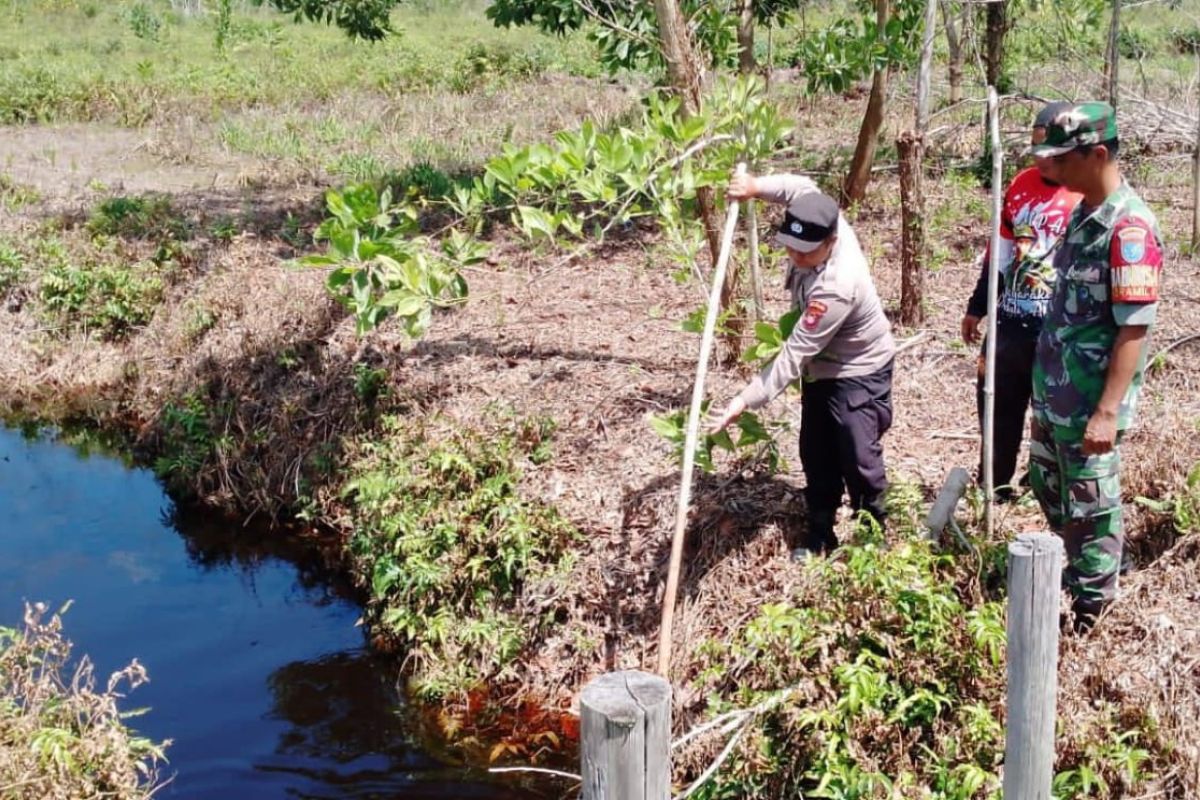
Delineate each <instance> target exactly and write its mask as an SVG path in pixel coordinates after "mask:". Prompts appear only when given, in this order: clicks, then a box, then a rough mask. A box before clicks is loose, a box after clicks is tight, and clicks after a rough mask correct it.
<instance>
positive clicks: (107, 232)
mask: <svg viewBox="0 0 1200 800" xmlns="http://www.w3.org/2000/svg"><path fill="white" fill-rule="evenodd" d="M87 229H88V231H89V232H90V233H92V234H93V235H96V236H123V237H125V238H127V239H186V238H187V237H188V236H189V235H190V233H191V231H190V227H189V225H188V223H187V220H185V219H184V218H183V217H182V216H181V215H180V214H179V213H178V212H176V211H175V208H174V206H173V205H172V204H171V199H170V198H169V197H167V196H166V195H150V194H148V195H139V196H132V197H125V196H119V197H110V198H108V199H106V200H103V201H101V202H100V204H99V205H97V206H96V208H95V209H93V210H92V214H91V216H90V217H89V218H88V222H87Z"/></svg>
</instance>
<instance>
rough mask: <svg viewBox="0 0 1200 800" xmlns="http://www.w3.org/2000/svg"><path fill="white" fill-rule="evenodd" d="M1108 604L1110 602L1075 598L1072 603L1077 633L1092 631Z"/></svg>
mask: <svg viewBox="0 0 1200 800" xmlns="http://www.w3.org/2000/svg"><path fill="white" fill-rule="evenodd" d="M1107 606H1108V603H1106V602H1104V601H1098V600H1084V599H1082V598H1079V597H1077V598H1075V600H1074V601H1073V602H1072V603H1071V611H1072V612H1074V615H1075V624H1074V629H1075V633H1077V634H1079V635H1083V634H1086V633H1088V632H1089V631H1091V629H1092V628H1094V627H1095V625H1096V620H1098V619H1099V618H1100V614H1101V613H1102V612H1103V611H1104V609H1105V608H1106V607H1107Z"/></svg>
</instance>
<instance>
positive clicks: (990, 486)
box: [983, 86, 1004, 541]
mask: <svg viewBox="0 0 1200 800" xmlns="http://www.w3.org/2000/svg"><path fill="white" fill-rule="evenodd" d="M988 119H989V121H990V127H991V131H992V237H991V246H990V248H989V257H990V263H989V264H988V289H987V292H988V298H987V352H986V355H985V370H984V378H983V492H984V497H983V499H984V504H985V505H984V521H985V523H986V527H987V535H988V539H989V541H990V540H991V538H992V528H993V525H994V524H995V519H994V517H995V514H994V513H993V511H994V509H993V507H992V506H993V503H994V501H995V499H996V498H995V491H994V490H995V476H994V474H993V473H994V470H993V468H992V454H993V453H994V452H995V444H994V442H995V431H996V288H997V287H996V282H997V281H999V280H1000V215H1001V210H1002V209H1001V207H1002V204H1003V202H1004V186H1003V185H1002V184H1003V181H1004V153H1003V151H1002V150H1001V149H1000V101H999V99H998V98H997V97H996V88H995V87H994V86H989V87H988Z"/></svg>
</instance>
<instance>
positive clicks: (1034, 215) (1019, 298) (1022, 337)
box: [962, 103, 1080, 500]
mask: <svg viewBox="0 0 1200 800" xmlns="http://www.w3.org/2000/svg"><path fill="white" fill-rule="evenodd" d="M1070 105H1071V104H1070V103H1049V104H1047V105H1046V106H1045V107H1044V108H1043V109H1042V110H1041V111H1040V112H1038V115H1037V117H1036V118H1035V119H1034V121H1033V131H1032V135H1031V137H1030V138H1031V144H1032V145H1038V144H1041V143H1042V142H1043V141H1044V140H1045V138H1046V126H1047V125H1049V124H1050V121H1051V120H1052V119H1054V117H1055V116H1057V115H1058V114H1059V113H1060V112H1062V111H1065V110H1066V109H1067V108H1069V107H1070ZM1079 200H1080V195H1079V194H1078V193H1077V192H1073V191H1071V190H1070V189H1068V188H1066V187H1065V186H1062V185H1060V184H1059V183H1058V182H1057V181H1056V180H1055V179H1054V163H1053V161H1052V159H1049V158H1037V159H1035V163H1034V166H1032V167H1029V168H1028V169H1025V170H1022V171H1021V172H1019V173H1017V176H1016V177H1015V178H1014V179H1013V182H1012V183H1011V184H1010V185H1009V187H1008V190H1007V191H1006V192H1005V193H1004V204H1003V206H1002V211H1001V215H1000V248H999V250H1000V252H999V265H1000V274H999V276H998V278H999V280H998V281H997V288H998V292H999V293H998V297H997V302H996V387H995V391H996V394H995V409H996V424H995V429H994V431H993V444H994V447H993V451H992V477H993V478H994V480H995V484H996V486H997V489H996V496H997V497H998V498H999V499H1001V500H1007V499H1009V498H1011V497H1012V496H1013V487H1012V480H1013V474H1014V473H1015V472H1016V468H1017V455H1018V454H1019V453H1020V450H1021V440H1022V439H1023V438H1024V436H1025V430H1026V428H1025V411H1026V409H1028V407H1029V396H1030V393H1031V391H1032V389H1033V355H1034V350H1035V348H1036V346H1037V338H1038V334H1039V333H1040V332H1041V330H1042V320H1043V319H1044V318H1045V316H1046V312H1047V310H1048V309H1049V307H1050V297H1051V295H1052V293H1053V291H1054V281H1055V277H1056V274H1055V272H1054V265H1053V263H1052V262H1053V256H1054V252H1055V250H1056V249H1057V247H1058V240H1059V239H1060V238H1061V237H1062V235H1063V232H1064V231H1065V230H1066V229H1067V220H1068V219H1069V218H1070V216H1071V212H1072V211H1073V210H1074V209H1075V206H1076V205H1077V204H1078V203H1079ZM990 266H991V264H990V259H989V254H988V253H984V256H983V265H982V270H981V272H980V275H979V280H978V281H977V282H976V284H975V291H974V293H972V295H971V299H970V301H968V303H967V313H966V314H965V315H964V316H963V319H962V338H963V341H964V342H966V343H967V344H975V343H976V342H978V341H979V339H980V335H979V327H980V320H981V318H982V317H984V316H985V315H986V314H987V289H988V272H989V270H990ZM983 400H984V371H983V357H982V356H980V359H979V376H978V379H977V380H976V385H975V405H976V410H977V412H978V417H979V424H980V428H981V429H982V427H983ZM981 450H982V448H981ZM979 475H980V480H981V481H982V479H983V478H982V476H983V453H982V452H980V465H979Z"/></svg>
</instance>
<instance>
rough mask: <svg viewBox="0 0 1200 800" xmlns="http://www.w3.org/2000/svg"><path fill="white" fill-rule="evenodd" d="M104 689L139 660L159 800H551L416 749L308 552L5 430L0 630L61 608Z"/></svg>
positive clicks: (337, 596) (343, 599)
mask: <svg viewBox="0 0 1200 800" xmlns="http://www.w3.org/2000/svg"><path fill="white" fill-rule="evenodd" d="M67 600H74V605H73V606H72V608H71V609H70V610H69V611H68V612H67V614H66V616H65V617H64V623H65V632H66V634H67V636H68V638H70V639H71V640H72V641H73V642H74V644H75V652H76V653H77V654H83V653H86V654H88V655H89V656H90V657H91V658H92V660H93V661H94V662H95V664H96V673H97V676H99V677H101V679H103V678H104V677H106V676H107V675H108V674H109V673H111V672H112V671H114V670H116V669H119V668H121V667H123V666H125V665H126V664H127V663H129V661H130V660H131V659H133V658H137V659H138V660H139V661H141V663H142V664H144V665H145V666H146V668H147V669H148V670H149V673H150V683H149V684H147V685H145V686H142V687H140V688H139V689H137V690H136V691H135V692H134V693H133V694H132V695H131V696H130V697H129V698H127V703H128V704H129V705H130V706H131V707H143V706H149V707H150V709H151V710H150V711H149V712H148V713H147V714H146V715H145V716H142V717H139V718H136V719H135V720H133V721H132V724H133V725H134V726H135V727H136V728H137V729H138V731H139V732H140V733H141V734H142V735H145V736H148V737H150V738H152V739H156V740H161V739H166V738H170V739H172V740H174V744H172V745H171V747H170V748H169V750H168V752H167V755H168V757H169V759H170V764H168V765H166V767H165V768H164V772H165V773H166V774H168V775H173V776H174V778H173V780H172V782H171V783H170V784H169V785H168V786H167V787H166V788H165V789H163V791H162V792H161V793H160V794H159V795H157V797H161V798H172V799H173V800H183V799H184V798H186V800H217V799H218V798H220V800H232V799H240V798H255V799H256V800H257V799H258V798H262V799H263V800H273V799H274V798H311V799H312V800H316V799H317V798H321V799H322V800H325V799H329V800H332V799H333V798H355V799H360V798H361V799H362V800H367V799H368V798H370V799H371V800H376V799H378V800H383V799H384V798H389V799H390V798H406V799H407V798H422V799H423V800H424V799H428V800H435V799H437V800H443V799H449V798H486V799H487V800H515V799H516V798H544V797H549V795H546V794H543V793H541V792H535V791H534V790H533V789H532V788H531V787H530V786H528V785H523V784H516V783H513V782H501V781H500V780H499V779H498V778H496V777H494V776H489V775H488V774H487V773H486V771H482V770H472V769H468V768H465V767H461V766H448V765H446V764H445V763H443V762H440V761H438V760H437V759H435V758H433V757H432V756H431V755H429V754H428V753H427V752H424V751H423V750H422V748H421V747H420V746H419V745H417V744H415V743H414V741H413V739H412V737H411V736H410V735H409V729H408V726H407V724H406V719H405V717H406V710H405V706H404V703H403V699H402V698H401V697H399V696H398V695H397V692H396V690H395V688H394V683H395V667H394V665H387V664H384V663H383V662H382V661H381V660H379V659H377V658H376V657H373V656H372V654H371V653H370V652H369V651H368V649H367V648H366V647H365V641H364V636H363V632H362V628H360V627H356V625H355V621H356V620H357V619H358V617H359V608H358V606H357V605H356V604H355V602H354V600H353V597H352V594H351V592H349V591H348V587H346V586H343V585H339V584H338V582H337V581H335V580H331V578H330V576H329V575H328V574H326V573H325V572H324V571H323V570H322V569H321V567H320V564H319V559H318V557H317V556H316V555H315V554H314V553H313V551H312V548H310V547H304V546H298V545H297V544H296V543H294V542H293V543H291V544H289V543H286V542H283V541H281V539H280V537H265V538H264V537H261V536H258V537H256V536H255V535H253V534H252V533H251V532H249V531H247V530H246V529H244V528H241V527H239V526H238V525H237V524H236V523H232V524H231V523H229V522H224V521H216V520H212V519H207V520H206V519H205V518H204V517H203V516H197V515H194V514H182V513H179V512H177V511H176V509H175V506H174V505H173V503H172V502H171V500H170V499H169V498H168V497H167V496H166V495H165V494H164V493H163V490H162V488H161V486H160V485H159V484H158V482H157V481H156V480H155V479H154V476H153V475H152V474H151V473H150V472H149V471H147V470H143V469H131V468H129V467H127V466H126V465H125V464H123V463H121V461H119V460H117V459H115V458H113V457H111V456H108V455H105V454H102V453H87V452H81V451H80V450H79V449H78V448H72V447H70V446H68V445H66V444H63V443H61V442H57V441H54V440H52V439H49V438H46V437H33V438H30V437H28V436H22V435H21V434H20V433H18V432H16V431H14V430H7V429H3V428H0V601H2V602H0V624H6V625H14V626H15V625H17V624H19V622H20V619H21V613H22V608H23V606H22V603H23V601H30V602H34V601H43V602H46V603H47V604H48V605H49V606H50V607H51V608H58V607H59V606H60V605H62V604H63V603H64V602H65V601H67Z"/></svg>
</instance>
